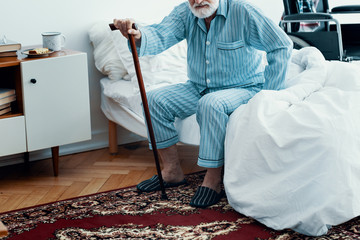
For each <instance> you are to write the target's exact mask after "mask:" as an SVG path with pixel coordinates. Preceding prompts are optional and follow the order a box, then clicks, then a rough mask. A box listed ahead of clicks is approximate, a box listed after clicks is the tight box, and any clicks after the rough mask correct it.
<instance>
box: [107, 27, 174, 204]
mask: <svg viewBox="0 0 360 240" xmlns="http://www.w3.org/2000/svg"><path fill="white" fill-rule="evenodd" d="M109 26H110V28H111V30H113V31H114V30H117V28H116V27H115V25H114V24H112V23H111V24H109ZM132 27H133V29H136V27H135V24H133V26H132ZM129 40H130V47H131V52H132V56H133V60H134V65H135V71H136V76H137V79H138V84H139V89H140V95H141V100H142V104H143V108H144V113H145V119H146V123H147V128H148V132H149V135H150V141H151V146H152V149H153V154H154V158H155V164H156V170H157V173H158V176H159V181H160V188H161V199H163V200H166V199H168V198H167V195H166V193H165V186H164V180H163V178H162V174H161V169H160V163H159V153H158V150H157V147H156V142H155V136H154V130H153V127H152V124H151V118H150V111H149V105H148V102H147V98H146V92H145V87H144V81H143V78H142V74H141V69H140V63H139V57H138V53H137V50H136V44H135V39H134V36H133V35H131V34H129Z"/></svg>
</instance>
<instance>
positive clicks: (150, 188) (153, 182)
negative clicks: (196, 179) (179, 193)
mask: <svg viewBox="0 0 360 240" xmlns="http://www.w3.org/2000/svg"><path fill="white" fill-rule="evenodd" d="M163 182H164V187H165V188H171V187H178V186H181V185H185V184H187V181H186V179H183V180H182V181H181V182H177V183H168V182H165V181H163ZM136 187H137V189H138V190H140V191H142V192H154V191H159V190H161V187H160V179H159V176H158V175H154V176H153V177H152V178H150V179H148V180H145V181H143V182H141V183H139V184H138V185H137V186H136Z"/></svg>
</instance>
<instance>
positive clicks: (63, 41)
mask: <svg viewBox="0 0 360 240" xmlns="http://www.w3.org/2000/svg"><path fill="white" fill-rule="evenodd" d="M61 37H62V40H61V47H64V46H65V41H66V38H65V36H64V35H63V34H61Z"/></svg>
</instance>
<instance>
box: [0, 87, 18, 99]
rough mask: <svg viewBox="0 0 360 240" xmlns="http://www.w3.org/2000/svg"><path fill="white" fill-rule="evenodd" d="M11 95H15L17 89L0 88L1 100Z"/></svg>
mask: <svg viewBox="0 0 360 240" xmlns="http://www.w3.org/2000/svg"><path fill="white" fill-rule="evenodd" d="M11 95H15V89H10V88H0V99H1V98H4V97H9V96H11Z"/></svg>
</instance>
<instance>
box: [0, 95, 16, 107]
mask: <svg viewBox="0 0 360 240" xmlns="http://www.w3.org/2000/svg"><path fill="white" fill-rule="evenodd" d="M14 101H16V96H15V95H11V96H9V97H4V98H0V105H3V104H6V103H11V102H14Z"/></svg>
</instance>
